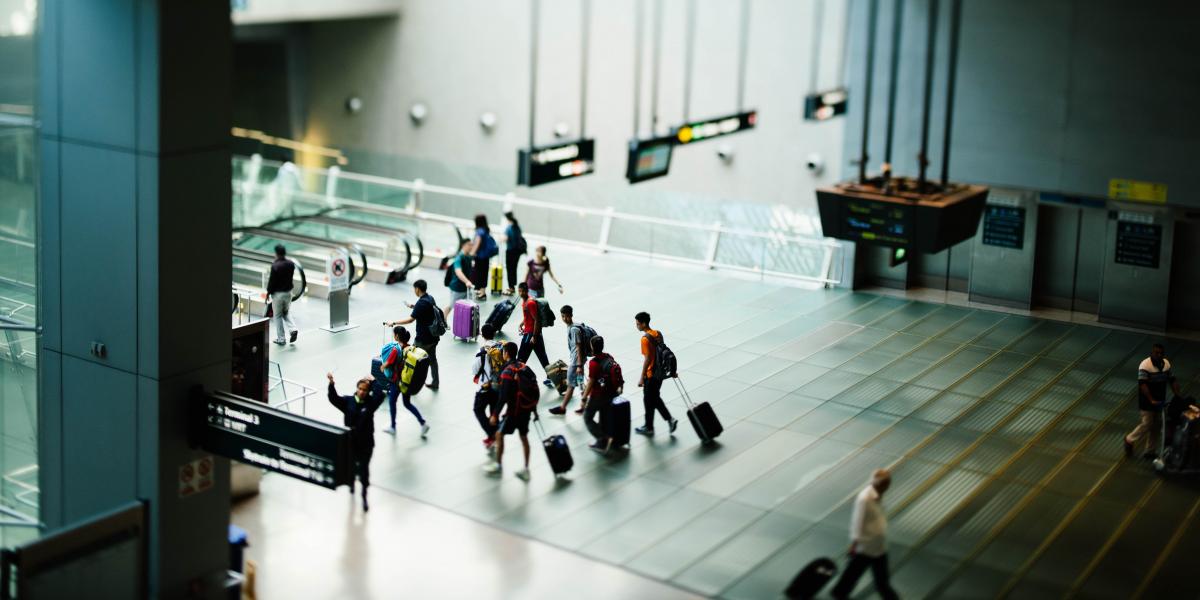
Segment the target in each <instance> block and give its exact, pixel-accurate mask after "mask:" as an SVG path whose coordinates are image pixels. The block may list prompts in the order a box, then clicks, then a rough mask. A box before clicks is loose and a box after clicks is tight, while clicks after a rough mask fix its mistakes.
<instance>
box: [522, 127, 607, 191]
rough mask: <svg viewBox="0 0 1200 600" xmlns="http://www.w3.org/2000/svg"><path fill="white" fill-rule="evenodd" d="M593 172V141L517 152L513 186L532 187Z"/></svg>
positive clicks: (594, 143) (594, 152) (594, 168)
mask: <svg viewBox="0 0 1200 600" xmlns="http://www.w3.org/2000/svg"><path fill="white" fill-rule="evenodd" d="M595 170H596V140H591V139H588V140H577V141H574V142H567V143H563V144H553V145H549V146H537V147H535V148H529V149H526V148H522V149H520V150H518V151H517V185H525V186H529V187H533V186H536V185H542V184H544V183H553V182H555V181H562V180H564V179H574V178H576V177H579V176H581V175H590V174H591V173H593V172H594V171H595Z"/></svg>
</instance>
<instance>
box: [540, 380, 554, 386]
mask: <svg viewBox="0 0 1200 600" xmlns="http://www.w3.org/2000/svg"><path fill="white" fill-rule="evenodd" d="M542 385H544V386H546V387H554V382H553V381H550V380H549V379H546V380H545V381H542Z"/></svg>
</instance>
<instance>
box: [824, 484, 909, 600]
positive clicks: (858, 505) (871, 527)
mask: <svg viewBox="0 0 1200 600" xmlns="http://www.w3.org/2000/svg"><path fill="white" fill-rule="evenodd" d="M891 485H892V474H891V472H889V471H888V470H887V469H879V470H877V471H875V473H874V474H873V475H872V476H871V483H870V484H869V485H868V486H867V487H866V488H864V489H863V491H861V492H859V494H858V497H857V498H856V499H855V500H854V513H853V514H852V515H851V517H850V564H848V565H846V570H845V571H844V572H843V573H842V577H841V579H839V580H838V582H837V585H836V586H834V588H833V597H834V598H839V599H841V598H849V597H850V593H851V592H853V591H854V586H855V584H857V583H858V579H859V577H862V575H863V572H865V571H866V570H867V567H870V568H871V576H872V577H873V578H874V579H875V591H876V592H878V593H879V596H880V597H882V598H883V599H884V600H892V599H894V598H899V596H897V595H896V591H895V590H893V589H892V584H891V583H890V582H889V580H888V563H887V517H886V516H884V514H883V504H881V500H882V499H883V494H884V492H887V490H888V487H890V486H891Z"/></svg>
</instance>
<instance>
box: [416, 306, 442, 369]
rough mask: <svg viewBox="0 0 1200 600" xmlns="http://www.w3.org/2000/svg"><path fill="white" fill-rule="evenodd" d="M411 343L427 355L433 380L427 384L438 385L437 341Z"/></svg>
mask: <svg viewBox="0 0 1200 600" xmlns="http://www.w3.org/2000/svg"><path fill="white" fill-rule="evenodd" d="M438 310H441V309H438ZM413 345H414V346H416V347H418V348H420V349H422V350H424V351H425V353H426V354H428V355H429V374H430V376H431V377H433V381H432V382H430V384H429V385H432V386H433V387H438V382H439V381H441V379H439V378H438V362H437V346H438V343H437V342H433V343H428V342H417V343H415V344H413Z"/></svg>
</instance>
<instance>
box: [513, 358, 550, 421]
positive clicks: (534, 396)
mask: <svg viewBox="0 0 1200 600" xmlns="http://www.w3.org/2000/svg"><path fill="white" fill-rule="evenodd" d="M505 371H506V372H507V373H509V374H510V375H509V376H510V377H513V378H515V379H516V380H517V410H519V411H521V412H529V411H532V410H534V409H535V408H537V405H538V402H539V401H541V399H542V387H541V386H540V385H538V380H537V376H536V375H534V374H533V369H530V368H529V367H528V366H527V365H526V364H525V363H523V362H516V363H513V364H511V365H509V366H508V368H507V369H505Z"/></svg>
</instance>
